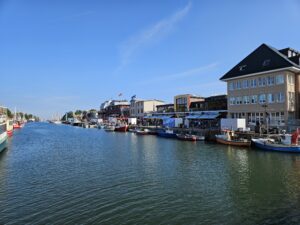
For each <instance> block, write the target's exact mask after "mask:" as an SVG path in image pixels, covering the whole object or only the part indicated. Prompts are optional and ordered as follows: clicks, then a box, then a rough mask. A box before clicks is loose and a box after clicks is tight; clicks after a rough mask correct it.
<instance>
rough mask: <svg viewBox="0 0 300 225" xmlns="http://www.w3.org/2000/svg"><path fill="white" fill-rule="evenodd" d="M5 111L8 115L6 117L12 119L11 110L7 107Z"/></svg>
mask: <svg viewBox="0 0 300 225" xmlns="http://www.w3.org/2000/svg"><path fill="white" fill-rule="evenodd" d="M6 113H7V117H8V118H11V119H12V118H13V117H14V115H13V114H12V112H11V111H10V110H9V109H7V112H6Z"/></svg>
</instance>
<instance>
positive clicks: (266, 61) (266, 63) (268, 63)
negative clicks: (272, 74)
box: [262, 59, 271, 66]
mask: <svg viewBox="0 0 300 225" xmlns="http://www.w3.org/2000/svg"><path fill="white" fill-rule="evenodd" d="M270 63H271V59H266V60H264V61H263V64H262V65H263V66H268V65H270Z"/></svg>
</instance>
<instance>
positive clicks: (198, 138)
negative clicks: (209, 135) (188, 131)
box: [194, 135, 205, 141]
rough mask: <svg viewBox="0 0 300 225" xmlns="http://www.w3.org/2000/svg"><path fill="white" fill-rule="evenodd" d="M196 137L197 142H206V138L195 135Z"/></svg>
mask: <svg viewBox="0 0 300 225" xmlns="http://www.w3.org/2000/svg"><path fill="white" fill-rule="evenodd" d="M194 136H195V137H196V141H205V136H201V135H194Z"/></svg>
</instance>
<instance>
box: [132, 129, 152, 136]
mask: <svg viewBox="0 0 300 225" xmlns="http://www.w3.org/2000/svg"><path fill="white" fill-rule="evenodd" d="M135 133H136V134H137V135H147V134H150V130H149V129H139V130H136V132H135Z"/></svg>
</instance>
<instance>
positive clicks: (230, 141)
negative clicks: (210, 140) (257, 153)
mask: <svg viewBox="0 0 300 225" xmlns="http://www.w3.org/2000/svg"><path fill="white" fill-rule="evenodd" d="M215 137H216V141H217V142H218V143H220V144H224V145H233V146H241V147H249V146H250V145H251V141H250V140H248V139H244V138H239V137H238V136H236V135H235V134H234V131H231V130H226V131H224V134H217V135H216V136H215Z"/></svg>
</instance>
